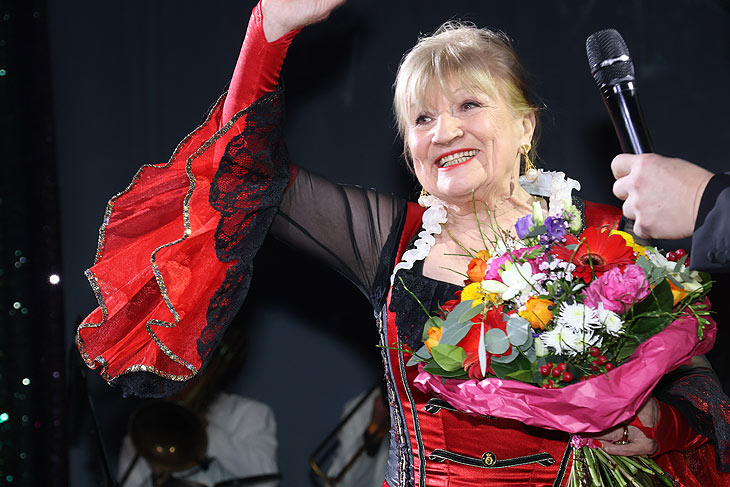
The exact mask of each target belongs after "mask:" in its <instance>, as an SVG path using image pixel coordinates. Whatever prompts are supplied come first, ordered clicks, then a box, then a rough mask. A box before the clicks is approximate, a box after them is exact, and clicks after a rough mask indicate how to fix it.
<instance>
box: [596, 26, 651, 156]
mask: <svg viewBox="0 0 730 487" xmlns="http://www.w3.org/2000/svg"><path fill="white" fill-rule="evenodd" d="M586 54H587V55H588V65H589V66H590V68H591V74H592V75H593V79H595V80H596V83H597V84H598V88H599V89H600V90H601V95H602V96H603V101H604V103H605V104H606V108H607V109H608V114H609V115H610V116H611V121H612V122H613V127H614V129H616V135H617V136H618V141H619V143H620V144H621V150H622V151H623V152H627V153H631V154H643V153H645V152H654V147H653V145H652V143H651V138H650V137H649V131H648V130H647V128H646V124H645V123H644V116H643V114H642V112H641V105H640V104H639V93H638V91H637V89H636V80H635V79H634V64H633V63H632V62H631V56H630V55H629V49H628V48H627V47H626V43H625V42H624V39H623V37H621V34H619V33H618V31H616V30H615V29H606V30H601V31H598V32H596V33H594V34H591V35H590V36H589V37H588V39H586Z"/></svg>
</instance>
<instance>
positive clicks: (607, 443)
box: [594, 398, 659, 456]
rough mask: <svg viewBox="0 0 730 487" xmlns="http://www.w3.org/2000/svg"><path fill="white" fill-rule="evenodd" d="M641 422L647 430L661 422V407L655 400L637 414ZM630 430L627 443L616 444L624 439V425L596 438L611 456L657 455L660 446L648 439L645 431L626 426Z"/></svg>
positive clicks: (650, 401) (652, 399)
mask: <svg viewBox="0 0 730 487" xmlns="http://www.w3.org/2000/svg"><path fill="white" fill-rule="evenodd" d="M636 415H637V416H638V417H639V421H641V424H643V425H644V426H645V427H647V428H655V427H656V425H657V423H658V422H659V406H658V405H657V402H656V400H655V399H654V398H649V399H648V400H647V401H646V402H645V403H644V405H643V406H641V408H640V409H639V411H638V412H637V413H636ZM626 428H627V429H628V437H627V438H626V440H627V443H625V444H623V445H622V444H618V445H617V444H616V443H614V442H616V441H618V442H620V441H621V440H622V439H623V437H624V425H619V426H616V427H615V428H613V429H610V430H607V431H604V432H603V433H600V434H599V435H597V436H595V437H594V438H595V439H596V440H600V441H601V443H603V446H602V448H603V450H604V451H605V452H606V453H610V454H611V455H623V456H632V455H651V454H653V453H656V451H657V448H658V445H657V442H656V441H654V439H652V438H648V437H647V436H646V435H645V434H644V432H643V431H641V430H640V429H639V428H637V427H636V426H633V425H628V426H626Z"/></svg>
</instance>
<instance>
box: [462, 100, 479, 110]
mask: <svg viewBox="0 0 730 487" xmlns="http://www.w3.org/2000/svg"><path fill="white" fill-rule="evenodd" d="M481 106H482V105H481V104H480V103H479V102H476V101H473V100H468V101H465V102H464V103H462V104H461V109H462V110H471V109H472V108H479V107H481Z"/></svg>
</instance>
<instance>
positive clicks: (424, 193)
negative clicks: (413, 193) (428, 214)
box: [418, 188, 428, 207]
mask: <svg viewBox="0 0 730 487" xmlns="http://www.w3.org/2000/svg"><path fill="white" fill-rule="evenodd" d="M426 196H428V191H426V188H421V194H419V195H418V204H419V205H421V206H423V207H425V206H426V203H425V202H424V201H423V199H424V198H425V197H426Z"/></svg>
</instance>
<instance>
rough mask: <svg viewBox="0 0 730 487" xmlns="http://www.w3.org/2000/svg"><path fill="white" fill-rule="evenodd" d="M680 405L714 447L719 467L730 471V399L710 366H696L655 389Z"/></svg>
mask: <svg viewBox="0 0 730 487" xmlns="http://www.w3.org/2000/svg"><path fill="white" fill-rule="evenodd" d="M655 394H656V396H657V397H658V398H659V399H661V400H662V401H664V402H666V403H668V404H671V405H672V406H674V407H675V408H677V409H678V410H679V411H680V412H681V413H682V415H683V416H684V418H685V419H686V420H687V422H688V423H689V425H690V426H691V427H692V429H693V430H694V431H696V432H697V433H699V434H701V435H702V436H704V437H706V438H709V439H710V441H711V442H712V444H713V445H714V446H715V453H716V455H715V457H716V461H717V468H718V470H720V471H721V472H730V399H729V398H728V396H727V395H726V394H725V393H724V392H723V390H722V387H721V386H720V383H719V382H718V380H717V378H716V376H715V374H714V373H713V372H712V370H710V369H703V368H701V367H700V368H693V369H690V370H689V371H687V372H686V373H684V374H683V375H681V376H680V377H678V378H674V379H673V380H672V381H671V382H667V383H662V384H660V386H659V387H658V388H657V390H656V391H655Z"/></svg>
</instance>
